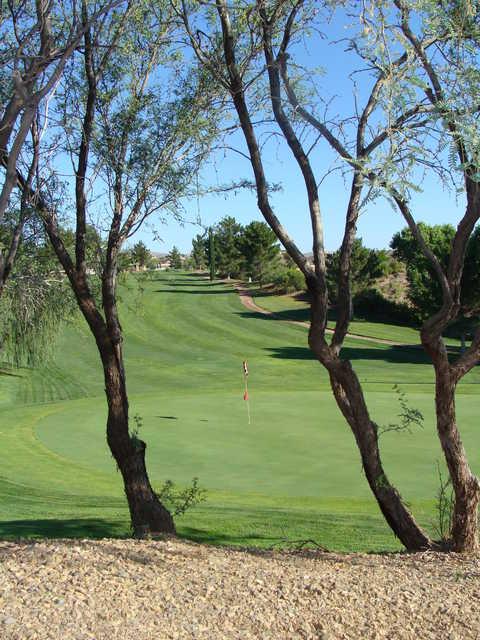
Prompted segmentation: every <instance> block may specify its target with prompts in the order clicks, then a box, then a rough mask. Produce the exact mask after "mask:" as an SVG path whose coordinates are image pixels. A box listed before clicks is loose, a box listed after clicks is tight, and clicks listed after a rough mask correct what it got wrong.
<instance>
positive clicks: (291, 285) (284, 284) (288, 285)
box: [273, 267, 305, 293]
mask: <svg viewBox="0 0 480 640" xmlns="http://www.w3.org/2000/svg"><path fill="white" fill-rule="evenodd" d="M273 284H274V286H275V288H276V289H277V290H278V292H279V293H295V291H303V290H304V289H305V278H304V276H303V273H302V272H301V271H300V270H299V269H296V268H295V267H289V268H287V269H282V270H281V271H278V272H277V273H276V275H275V276H274V278H273Z"/></svg>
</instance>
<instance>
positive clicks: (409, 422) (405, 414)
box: [378, 384, 424, 436]
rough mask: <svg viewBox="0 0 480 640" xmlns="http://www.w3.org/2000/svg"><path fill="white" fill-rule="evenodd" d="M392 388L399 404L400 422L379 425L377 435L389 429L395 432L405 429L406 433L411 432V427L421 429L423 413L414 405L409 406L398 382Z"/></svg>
mask: <svg viewBox="0 0 480 640" xmlns="http://www.w3.org/2000/svg"><path fill="white" fill-rule="evenodd" d="M393 390H394V392H395V393H396V394H397V398H398V402H399V404H400V413H399V414H398V417H399V418H400V422H390V423H389V424H388V425H386V426H385V427H380V428H379V429H378V435H379V436H380V435H382V434H383V433H388V432H389V431H395V432H396V433H399V432H402V431H406V432H407V433H412V427H420V428H421V429H423V423H424V417H423V413H422V412H421V411H420V410H419V409H416V408H415V407H410V405H409V404H408V402H407V394H406V393H405V392H404V391H402V390H401V389H400V387H399V386H398V384H394V385H393Z"/></svg>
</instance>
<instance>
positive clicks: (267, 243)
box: [240, 220, 280, 284]
mask: <svg viewBox="0 0 480 640" xmlns="http://www.w3.org/2000/svg"><path fill="white" fill-rule="evenodd" d="M240 243H241V244H240V246H241V251H242V254H243V256H244V261H245V262H244V270H245V273H246V275H247V276H249V277H251V278H252V279H253V280H256V281H258V282H260V284H265V283H266V282H268V281H269V279H270V278H271V277H272V276H273V274H274V272H275V270H276V269H277V268H278V265H279V263H280V246H279V244H278V240H277V237H276V235H275V233H274V232H273V231H272V230H271V229H270V227H269V226H268V225H267V224H265V222H257V221H256V220H254V221H253V222H250V224H248V225H247V226H246V227H244V229H243V233H242V236H241V241H240Z"/></svg>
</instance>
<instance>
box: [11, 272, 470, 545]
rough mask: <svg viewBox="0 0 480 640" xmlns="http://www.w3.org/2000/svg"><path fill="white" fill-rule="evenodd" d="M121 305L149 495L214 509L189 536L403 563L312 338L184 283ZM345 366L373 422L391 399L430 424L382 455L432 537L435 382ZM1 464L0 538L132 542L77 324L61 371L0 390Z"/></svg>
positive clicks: (385, 352)
mask: <svg viewBox="0 0 480 640" xmlns="http://www.w3.org/2000/svg"><path fill="white" fill-rule="evenodd" d="M121 298H122V303H121V307H122V313H121V317H122V324H123V327H124V330H125V336H126V337H125V354H126V367H127V377H128V387H129V392H130V407H131V415H132V416H133V415H134V414H139V415H141V416H142V418H143V424H144V426H143V427H142V432H141V436H142V437H143V438H144V439H145V440H146V441H147V443H148V449H147V463H148V468H149V470H150V474H151V477H152V480H153V482H154V484H155V485H156V486H160V485H161V484H162V482H163V481H164V480H165V479H166V478H170V479H172V480H173V481H175V482H176V483H177V484H179V485H181V486H184V485H188V483H189V482H190V480H191V478H192V477H194V476H198V477H199V479H200V484H201V486H202V487H205V488H206V489H207V490H208V500H207V502H205V503H203V504H201V505H199V506H198V507H196V508H195V509H193V510H191V511H188V512H187V514H186V515H185V516H183V517H181V518H179V519H178V523H177V524H178V529H179V532H180V534H181V535H185V536H188V537H191V538H193V539H196V540H202V541H207V542H214V543H226V544H242V545H257V546H270V545H272V544H275V543H277V542H279V541H281V540H290V541H292V540H299V539H306V538H309V539H315V540H317V541H318V542H319V543H321V544H324V545H326V546H328V547H330V548H332V549H338V550H381V549H395V548H398V543H397V542H396V541H395V539H394V538H393V536H392V535H391V534H390V532H389V530H388V528H387V527H386V526H385V524H384V523H383V520H382V518H381V517H380V516H379V514H378V509H377V507H376V505H375V503H374V501H373V500H372V498H371V496H370V493H369V490H368V488H367V485H366V482H365V480H364V478H363V475H362V473H361V465H360V461H359V457H358V454H357V451H356V449H355V445H354V441H353V437H352V435H351V433H350V431H349V429H348V427H347V425H346V424H345V423H344V420H343V418H342V416H341V415H340V413H339V411H338V409H337V407H336V405H335V403H334V401H333V399H332V396H331V392H330V390H329V385H328V380H327V376H326V375H325V372H324V371H323V369H322V368H321V366H320V365H319V364H318V363H317V362H316V361H314V360H313V359H312V358H311V355H310V352H309V350H308V348H307V346H306V330H305V329H304V328H303V327H299V326H293V325H290V324H287V323H284V322H280V321H278V320H272V319H270V318H268V317H265V316H262V315H261V314H255V313H251V312H249V311H247V310H246V309H245V308H243V307H242V305H241V303H240V301H239V299H238V296H237V294H236V293H235V292H234V291H233V290H232V288H231V287H230V286H228V285H226V284H222V283H214V284H211V283H210V282H209V281H207V280H205V279H204V278H202V277H200V276H193V275H188V274H178V273H173V274H172V273H169V274H162V275H160V276H157V277H156V279H154V280H143V281H137V280H135V279H133V278H132V279H131V280H129V282H128V283H127V284H126V285H125V286H123V287H122V290H121ZM385 326H388V325H385ZM395 329H396V328H395V327H393V329H392V330H395ZM344 353H345V355H346V356H348V357H350V358H352V360H353V362H354V366H355V368H356V370H357V371H358V373H359V375H360V377H361V379H362V381H363V382H364V384H365V388H366V390H367V396H368V400H369V403H370V406H371V408H372V415H373V417H374V419H375V420H377V422H379V423H380V424H388V423H389V422H392V421H394V420H395V419H396V414H397V413H398V411H399V405H398V401H397V398H396V395H395V393H394V392H393V390H392V387H393V384H395V383H397V384H399V385H400V386H401V388H402V390H403V391H405V392H406V393H407V396H408V398H409V402H410V404H411V405H413V406H415V407H418V408H419V409H421V410H422V412H423V413H424V415H425V418H426V420H425V428H424V429H423V430H417V431H416V432H415V433H413V434H411V435H409V434H395V433H388V434H385V435H383V436H382V450H383V455H384V460H385V465H386V468H387V470H388V473H389V475H390V476H391V478H392V479H393V481H394V482H396V483H397V485H398V486H399V488H400V490H401V491H402V492H403V493H404V495H405V497H406V498H407V499H408V500H409V501H410V502H411V504H412V506H413V509H414V512H415V514H416V515H417V517H418V518H419V519H420V520H421V521H422V522H423V523H424V524H426V525H427V526H428V525H430V524H431V522H432V521H433V520H434V518H435V513H434V502H435V493H436V490H437V485H438V478H437V470H436V460H437V459H440V458H441V454H440V451H439V447H438V443H437V440H436V437H435V434H434V422H433V410H432V409H433V396H432V392H433V376H432V371H431V366H430V365H429V363H428V361H427V359H426V357H425V356H424V355H423V353H422V352H421V351H420V350H418V349H409V348H398V347H390V346H388V345H380V344H379V345H376V344H372V343H371V342H361V341H358V340H355V341H354V340H351V341H347V343H346V346H345V350H344ZM243 359H248V361H249V366H250V376H249V387H250V396H251V406H252V418H253V419H252V424H251V425H248V422H247V415H246V407H245V403H244V401H243V399H242V394H243V379H242V370H241V362H242V360H243ZM479 382H480V376H479V372H478V371H474V372H472V373H471V374H470V375H469V376H468V378H467V379H466V381H465V383H463V384H462V385H460V387H459V394H458V409H459V419H460V424H461V426H462V431H463V434H464V439H465V443H466V446H467V450H469V451H474V450H475V448H476V447H478V443H479V436H478V434H477V433H475V428H474V427H475V417H476V414H477V412H478V399H477V391H478V386H477V385H478V383H479ZM473 462H475V460H473ZM0 464H1V469H2V471H1V475H0V536H3V537H18V536H43V535H49V536H106V535H126V534H127V533H128V513H127V509H126V504H125V500H124V498H123V495H122V487H121V483H120V478H119V475H118V473H116V471H115V465H114V463H113V460H112V459H111V457H110V455H109V452H108V449H107V447H106V443H105V398H104V395H103V382H102V377H101V370H100V367H99V362H98V356H97V354H96V351H95V348H94V345H93V340H92V339H91V336H90V335H89V333H88V331H87V329H86V327H85V326H84V324H83V322H82V321H81V320H79V319H76V320H74V321H73V322H72V325H71V326H69V327H67V328H66V329H65V330H64V331H63V333H62V335H61V336H60V339H59V344H58V348H57V353H56V358H55V362H53V363H50V364H48V365H46V366H45V367H43V368H42V369H37V370H30V371H29V370H21V371H18V372H14V371H5V370H3V373H1V374H0ZM474 466H475V465H474ZM477 468H478V467H477Z"/></svg>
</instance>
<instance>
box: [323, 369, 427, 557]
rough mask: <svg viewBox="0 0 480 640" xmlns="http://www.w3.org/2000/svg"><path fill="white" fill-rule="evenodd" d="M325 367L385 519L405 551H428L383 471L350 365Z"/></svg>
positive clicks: (375, 434) (374, 430)
mask: <svg viewBox="0 0 480 640" xmlns="http://www.w3.org/2000/svg"><path fill="white" fill-rule="evenodd" d="M326 366H327V369H328V371H329V374H330V383H331V386H332V390H333V393H334V395H335V399H336V401H337V404H338V406H339V408H340V410H341V411H342V413H343V415H344V417H345V418H346V420H347V422H348V424H349V425H350V428H351V429H352V432H353V435H354V436H355V440H356V443H357V446H358V449H359V451H360V456H361V459H362V466H363V470H364V472H365V476H366V478H367V481H368V484H369V486H370V489H371V490H372V493H373V495H374V496H375V499H376V501H377V503H378V506H379V507H380V510H381V512H382V513H383V515H384V517H385V520H386V521H387V522H388V524H389V526H390V528H391V529H392V531H393V533H394V534H395V535H396V536H397V538H398V539H399V540H400V541H401V542H402V544H403V545H404V546H405V548H406V549H407V550H408V551H422V550H425V549H429V548H431V547H432V542H431V540H430V539H429V538H428V537H427V536H426V535H425V533H424V532H423V531H422V529H421V528H420V527H419V525H418V524H417V523H416V521H415V519H414V517H413V515H412V514H411V513H410V511H409V510H408V509H407V507H406V506H405V504H404V503H403V501H402V497H401V496H400V494H399V493H398V491H397V490H396V489H395V487H394V486H393V485H392V484H391V483H390V481H389V480H388V478H387V475H386V473H385V471H384V469H383V465H382V461H381V457H380V450H379V447H378V430H377V425H376V424H375V423H374V422H372V420H371V419H370V416H369V413H368V409H367V406H366V403H365V399H364V396H363V392H362V390H361V387H360V383H359V382H358V378H357V376H356V374H355V372H354V371H353V369H352V366H351V364H350V362H348V361H341V360H338V361H337V362H336V363H333V364H332V363H331V362H330V363H328V364H327V365H326Z"/></svg>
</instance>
